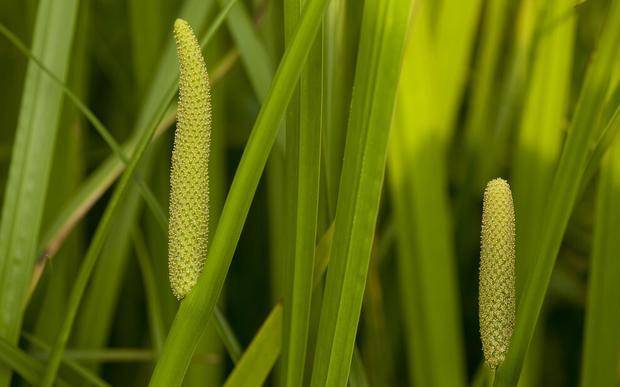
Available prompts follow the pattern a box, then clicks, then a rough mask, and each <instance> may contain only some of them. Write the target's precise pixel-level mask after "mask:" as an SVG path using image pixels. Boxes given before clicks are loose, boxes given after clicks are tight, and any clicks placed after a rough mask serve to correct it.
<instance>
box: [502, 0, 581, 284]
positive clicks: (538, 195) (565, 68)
mask: <svg viewBox="0 0 620 387" xmlns="http://www.w3.org/2000/svg"><path fill="white" fill-rule="evenodd" d="M548 4H549V5H548V7H549V11H548V12H547V15H548V17H546V18H544V19H543V20H542V24H543V25H545V24H547V23H551V22H552V21H553V20H555V18H557V17H558V16H559V15H561V14H562V13H564V12H566V10H567V9H568V8H569V7H570V4H571V2H570V1H565V0H556V1H553V2H549V3H548ZM540 12H542V10H541V11H540ZM541 27H542V26H541ZM573 30H574V20H572V18H567V19H565V20H564V21H563V23H562V24H560V25H558V26H556V27H555V28H554V29H553V30H552V31H550V32H549V33H548V34H546V35H544V36H542V37H541V39H540V41H539V43H538V46H537V47H536V51H535V53H534V63H533V67H532V76H531V81H530V85H529V90H528V93H527V98H526V100H525V105H524V110H523V114H522V118H521V128H520V130H519V134H518V138H517V146H516V150H515V158H514V164H513V165H514V167H513V172H512V176H513V178H512V184H511V185H512V187H513V192H514V199H515V211H516V213H517V214H518V227H519V238H518V239H517V244H518V245H517V255H518V257H519V259H518V260H517V294H520V293H521V288H522V286H523V283H524V279H525V274H526V273H527V271H528V269H529V268H530V267H531V265H532V261H531V259H532V258H533V257H532V250H533V249H534V248H535V246H536V244H537V237H538V236H539V235H540V230H541V229H540V226H541V224H542V216H541V213H542V211H543V209H544V207H545V193H546V192H548V191H549V187H550V180H551V179H552V177H553V172H554V171H555V166H556V164H557V160H558V158H559V155H560V150H561V144H562V130H563V122H564V119H565V116H566V111H567V103H568V97H569V92H570V89H569V85H570V83H569V82H570V75H571V62H572V61H571V59H572V51H573V49H572V41H573V34H574V32H573ZM552 97H553V98H552Z"/></svg>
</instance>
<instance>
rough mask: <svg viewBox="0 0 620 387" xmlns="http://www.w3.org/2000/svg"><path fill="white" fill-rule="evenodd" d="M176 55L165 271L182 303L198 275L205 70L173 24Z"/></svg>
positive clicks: (206, 138) (179, 25)
mask: <svg viewBox="0 0 620 387" xmlns="http://www.w3.org/2000/svg"><path fill="white" fill-rule="evenodd" d="M174 36H175V39H176V45H177V53H178V56H179V66H180V77H179V106H178V111H177V128H176V132H175V136H174V149H173V151H172V169H171V172H170V224H169V228H168V270H169V276H170V285H171V287H172V293H174V295H175V296H176V297H177V299H179V300H181V299H183V298H184V297H185V296H186V295H187V293H189V291H190V290H191V289H192V288H193V287H194V285H195V284H196V281H197V279H198V276H199V275H200V273H201V272H202V268H203V265H204V259H205V256H206V254H207V236H208V231H209V230H208V223H209V175H208V167H209V147H210V142H211V97H210V86H209V78H208V75H207V66H206V65H205V62H204V59H203V57H202V53H201V50H200V45H199V44H198V41H197V40H196V36H194V33H193V31H192V28H191V27H190V26H189V24H188V23H187V22H186V21H185V20H181V19H177V20H176V21H175V23H174Z"/></svg>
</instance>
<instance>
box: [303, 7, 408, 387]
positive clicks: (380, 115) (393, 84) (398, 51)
mask: <svg viewBox="0 0 620 387" xmlns="http://www.w3.org/2000/svg"><path fill="white" fill-rule="evenodd" d="M411 8H412V2H411V1H409V0H393V1H392V0H390V1H383V0H380V1H378V0H367V1H366V2H365V4H364V16H363V19H362V27H361V37H360V48H359V52H358V59H357V68H356V74H355V83H354V85H355V88H354V91H353V97H352V102H351V113H350V116H349V126H348V131H347V143H346V146H345V153H344V163H343V170H342V177H341V180H340V192H339V195H338V205H337V207H336V220H335V222H336V226H335V227H336V228H335V234H334V243H333V245H332V254H331V256H332V259H331V261H330V266H329V268H328V271H327V280H326V285H325V294H324V298H323V305H322V308H321V318H320V323H319V333H318V338H317V348H316V353H315V357H314V359H315V362H314V367H313V371H312V381H311V385H312V386H343V385H344V384H345V383H346V382H347V378H348V376H349V367H350V365H351V359H352V356H353V348H354V344H355V335H356V332H357V324H358V321H359V315H360V309H361V304H362V298H363V293H364V287H365V284H366V274H367V271H368V263H369V258H370V250H371V246H372V241H373V237H374V229H375V222H376V219H377V213H378V209H379V199H380V195H381V188H382V185H383V174H384V169H385V158H386V148H387V141H388V133H389V130H388V128H389V127H390V123H391V119H392V113H393V107H394V101H395V97H396V88H397V84H398V79H399V75H400V67H401V62H402V55H403V50H404V46H405V38H406V35H407V30H408V24H409V16H410V11H411Z"/></svg>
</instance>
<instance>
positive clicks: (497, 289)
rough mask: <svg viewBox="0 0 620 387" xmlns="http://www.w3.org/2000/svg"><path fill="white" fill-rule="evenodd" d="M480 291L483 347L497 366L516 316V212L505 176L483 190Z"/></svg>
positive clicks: (493, 366)
mask: <svg viewBox="0 0 620 387" xmlns="http://www.w3.org/2000/svg"><path fill="white" fill-rule="evenodd" d="M479 291H480V294H479V300H478V301H479V308H480V311H479V312H480V337H481V339H482V349H483V352H484V358H485V360H486V362H487V364H488V365H489V366H490V367H491V368H493V369H495V368H497V366H499V365H500V364H501V363H502V362H503V361H504V358H505V357H506V352H508V346H509V344H510V337H511V336H512V329H513V326H514V320H515V216H514V207H513V203H512V193H511V192H510V186H509V185H508V183H507V182H506V181H505V180H503V179H494V180H491V181H490V182H489V183H488V184H487V187H486V190H485V191H484V204H483V210H482V236H481V248H480V289H479Z"/></svg>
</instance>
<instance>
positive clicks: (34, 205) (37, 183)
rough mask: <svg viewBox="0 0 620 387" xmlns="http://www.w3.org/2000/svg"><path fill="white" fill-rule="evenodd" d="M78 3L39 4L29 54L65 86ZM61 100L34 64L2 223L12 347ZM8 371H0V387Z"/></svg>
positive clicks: (0, 300) (3, 298)
mask: <svg viewBox="0 0 620 387" xmlns="http://www.w3.org/2000/svg"><path fill="white" fill-rule="evenodd" d="M78 4H79V1H78V0H63V1H55V0H54V1H53V0H43V1H41V2H40V3H39V8H38V11H37V20H36V24H35V31H34V38H33V45H32V51H33V53H35V54H36V55H37V56H38V57H41V59H42V60H43V63H45V65H46V66H48V67H49V68H50V69H52V70H54V72H55V73H56V74H59V75H61V76H62V79H63V81H64V79H65V77H66V74H67V70H68V64H69V58H70V56H69V53H70V50H71V44H72V41H73V34H74V30H75V19H76V14H77V9H78ZM62 101H63V94H62V92H61V91H60V90H59V89H58V88H57V87H56V85H54V83H53V81H52V80H50V79H49V78H48V77H47V76H46V75H45V74H43V72H42V71H41V70H40V69H39V68H38V67H37V66H36V64H35V63H33V62H32V61H31V62H30V63H29V65H28V70H27V72H26V82H25V86H24V92H23V94H22V102H21V108H20V113H19V119H18V124H17V132H16V139H15V145H14V147H13V156H12V160H11V167H10V171H9V179H8V183H7V187H6V196H5V197H4V203H3V207H2V220H1V223H0V284H1V286H2V290H1V291H0V337H2V338H4V339H6V340H8V341H9V342H10V343H13V344H14V343H16V341H17V338H18V336H19V331H20V328H21V323H22V306H23V303H24V298H25V296H26V294H27V290H28V283H29V280H30V275H31V273H32V268H33V265H34V262H35V257H36V248H37V243H38V238H39V228H40V227H41V220H42V216H43V204H44V200H45V195H46V191H47V186H48V180H49V172H50V163H51V159H52V152H53V149H54V143H55V137H56V131H57V126H58V120H59V118H60V111H61V108H62ZM9 380H10V371H9V370H8V369H7V368H5V367H1V368H0V386H4V385H7V384H8V383H9Z"/></svg>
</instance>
